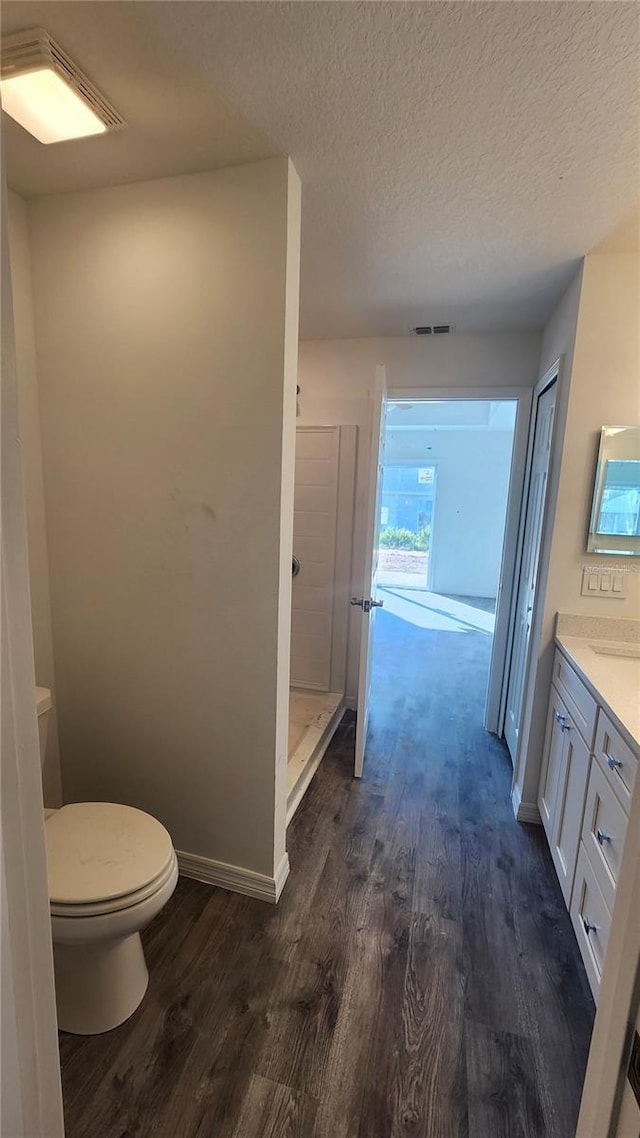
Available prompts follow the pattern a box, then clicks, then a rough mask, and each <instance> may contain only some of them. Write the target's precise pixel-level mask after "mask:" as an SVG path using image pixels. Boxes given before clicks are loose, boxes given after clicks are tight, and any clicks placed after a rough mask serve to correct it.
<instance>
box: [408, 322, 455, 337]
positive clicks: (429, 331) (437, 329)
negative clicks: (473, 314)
mask: <svg viewBox="0 0 640 1138" xmlns="http://www.w3.org/2000/svg"><path fill="white" fill-rule="evenodd" d="M454 330H455V324H418V325H417V327H415V328H412V329H411V331H412V332H413V333H414V335H415V336H448V335H449V333H450V332H453V331H454Z"/></svg>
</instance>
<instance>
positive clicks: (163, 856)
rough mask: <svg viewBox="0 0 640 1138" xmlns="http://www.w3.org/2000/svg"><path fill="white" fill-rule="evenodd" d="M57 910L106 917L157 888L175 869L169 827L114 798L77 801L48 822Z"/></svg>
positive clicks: (56, 912)
mask: <svg viewBox="0 0 640 1138" xmlns="http://www.w3.org/2000/svg"><path fill="white" fill-rule="evenodd" d="M45 834H46V842H47V866H48V877H49V899H50V905H51V913H52V915H55V916H59V917H91V916H103V915H106V914H108V913H115V912H119V911H120V910H123V909H128V908H131V907H132V906H133V905H137V904H139V903H140V902H142V901H145V900H146V899H147V898H149V897H152V896H153V895H154V894H155V893H157V892H158V891H159V890H160V889H162V887H163V886H164V885H165V884H166V882H167V881H168V880H169V879H170V878H171V876H172V874H173V873H174V872H175V860H176V858H175V852H174V849H173V845H172V843H171V838H170V836H169V834H168V833H167V831H166V830H165V828H164V826H163V825H162V824H161V823H160V822H158V821H157V819H155V818H152V817H151V816H150V815H149V814H146V813H145V812H144V811H142V810H136V809H134V808H133V807H131V806H122V805H120V804H117V803H113V802H74V803H71V804H69V805H68V806H62V807H61V808H60V810H56V811H55V813H54V814H52V815H51V816H50V817H49V818H48V819H47V820H46V823H45Z"/></svg>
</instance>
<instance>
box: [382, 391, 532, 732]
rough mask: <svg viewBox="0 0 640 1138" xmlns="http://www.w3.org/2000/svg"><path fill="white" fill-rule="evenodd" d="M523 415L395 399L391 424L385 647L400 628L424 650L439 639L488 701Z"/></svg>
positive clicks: (484, 406) (450, 402)
mask: <svg viewBox="0 0 640 1138" xmlns="http://www.w3.org/2000/svg"><path fill="white" fill-rule="evenodd" d="M517 409H518V403H517V400H516V399H507V398H505V399H461V398H455V399H420V400H411V401H406V400H393V399H391V400H390V401H389V403H388V406H387V414H386V421H385V438H384V460H383V463H382V491H381V498H380V511H379V518H378V575H377V583H378V597H379V599H381V600H382V601H383V605H384V609H385V617H384V618H383V620H382V622H381V624H380V630H381V631H380V636H381V637H382V635H383V633H384V640H385V648H384V651H385V652H386V653H388V652H389V649H390V645H389V637H390V636H391V637H393V635H394V630H395V634H396V635H397V636H399V637H402V636H404V633H405V631H406V630H403V629H402V628H401V625H402V624H405V625H406V624H408V625H412V626H413V627H414V628H415V629H417V630H420V633H419V637H418V639H419V640H420V642H421V643H422V642H423V641H424V643H425V645H426V643H427V641H429V640H430V639H433V638H434V637H435V636H436V634H438V640H439V645H440V647H439V655H440V661H441V664H443V663H444V661H445V659H446V666H447V668H449V670H451V669H454V668H459V669H460V684H461V688H462V687H466V688H467V689H468V685H469V682H470V680H469V675H468V674H467V668H471V669H472V671H473V682H474V685H479V690H480V691H481V692H482V695H483V697H484V702H485V705H486V692H487V689H488V681H489V672H490V666H491V656H492V648H493V640H494V630H495V614H496V607H497V603H498V597H499V592H500V580H501V568H502V564H503V547H504V536H505V524H506V517H507V504H508V499H509V488H510V481H511V470H512V462H513V449H514V437H515V428H516V417H517ZM381 642H382V641H380V643H381ZM375 650H376V645H375V644H374V652H375ZM425 650H426V649H425ZM467 656H468V660H467V659H466V657H467ZM463 664H464V666H463ZM407 666H409V667H410V666H411V664H410V659H408V661H407ZM463 677H464V678H463ZM463 694H464V693H463V691H462V690H461V692H460V696H461V697H462V696H463ZM485 718H486V707H485Z"/></svg>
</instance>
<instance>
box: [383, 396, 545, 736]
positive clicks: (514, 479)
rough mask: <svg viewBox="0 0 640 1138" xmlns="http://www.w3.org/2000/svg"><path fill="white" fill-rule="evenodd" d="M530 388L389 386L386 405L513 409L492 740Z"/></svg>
mask: <svg viewBox="0 0 640 1138" xmlns="http://www.w3.org/2000/svg"><path fill="white" fill-rule="evenodd" d="M533 392H534V388H533V387H489V386H485V387H419V388H417V387H389V391H388V395H389V401H390V402H393V401H395V400H401V401H402V400H411V399H413V400H414V401H415V402H422V403H428V402H430V401H431V400H435V399H440V400H447V401H451V402H453V401H454V400H462V401H465V402H468V401H475V402H494V403H495V402H508V403H515V404H516V421H515V424H514V431H513V450H512V452H511V468H510V471H509V492H508V495H507V508H506V512H505V526H504V537H503V541H502V559H501V565H500V577H499V581H498V592H497V596H496V620H495V627H494V631H493V641H492V647H491V663H490V666H489V680H488V683H487V695H486V702H485V709H484V719H483V724H484V727H485V729H486V730H487V731H490V732H491V733H492V734H494V735H498V734H499V733H500V725H499V718H500V709H501V706H502V701H503V688H504V684H505V667H506V661H507V647H508V644H509V641H510V634H511V627H510V621H511V620H512V615H513V609H514V603H513V595H514V588H515V581H516V565H517V553H518V537H519V533H520V513H521V509H522V503H523V501H524V497H523V484H524V476H525V471H526V464H527V456H528V440H529V428H530V422H531V408H532V401H533Z"/></svg>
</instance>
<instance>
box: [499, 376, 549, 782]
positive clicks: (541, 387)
mask: <svg viewBox="0 0 640 1138" xmlns="http://www.w3.org/2000/svg"><path fill="white" fill-rule="evenodd" d="M559 380H560V360H556V362H555V364H554V365H553V367H550V368H549V370H548V371H546V372H545V373H544V375H543V376H541V378H540V379H539V380H538V382H537V383H536V385H535V387H534V388H533V391H532V393H531V408H530V414H529V425H528V430H527V459H526V466H525V471H524V475H523V485H522V495H521V505H520V514H519V518H518V536H517V543H516V547H515V560H514V567H513V589H512V595H511V611H510V614H509V625H508V638H507V643H506V645H505V657H504V673H503V678H502V685H501V691H500V705H499V709H498V729H497V732H496V734H498V735H500V736H502V735H503V734H504V724H505V719H506V715H507V697H508V694H509V678H510V674H511V663H512V660H511V656H512V651H513V642H514V638H515V628H516V620H517V605H518V590H519V586H520V575H521V572H522V558H523V554H524V537H525V523H526V508H527V503H528V500H529V487H530V483H531V471H532V466H533V448H534V444H535V434H536V425H537V410H538V403H539V401H540V399H541V397H542V396H543V395H544V393H545V392H546V391H548V390H549V388H550V387H552V386H553V384H554V383H555V384H556V416H554V423H553V429H552V438H551V446H550V450H549V466H548V469H547V485H546V489H545V497H544V505H543V509H542V528H541V533H540V548H539V553H538V570H539V567H540V565H544V564H545V561H544V558H545V556H546V553H545V549H546V534H547V530H548V512H549V501H550V488H551V475H552V473H553V462H554V445H553V440H554V435H555V430H556V425H557V423H556V417H557V402H558V399H557V395H558V388H557V385H558V383H559ZM539 583H540V573H539V571H538V574H537V577H536V595H535V598H534V601H533V606H534V610H533V612H532V613H531V633H530V635H529V644H528V646H527V656H526V660H525V666H524V677H523V685H522V701H521V707H520V720H521V721H522V713H523V710H524V705H525V702H526V694H527V689H528V684H529V677H530V670H531V642H532V638H533V629H534V625H535V621H536V611H535V610H536V607H537V605H538V595H539V591H540V590H539V587H538V586H539ZM519 748H520V731H518V750H519ZM517 756H518V752H517V751H516V755H513V756H512V762H513V769H514V772H515V770H516V765H517Z"/></svg>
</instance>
